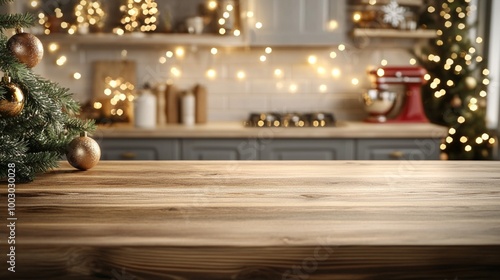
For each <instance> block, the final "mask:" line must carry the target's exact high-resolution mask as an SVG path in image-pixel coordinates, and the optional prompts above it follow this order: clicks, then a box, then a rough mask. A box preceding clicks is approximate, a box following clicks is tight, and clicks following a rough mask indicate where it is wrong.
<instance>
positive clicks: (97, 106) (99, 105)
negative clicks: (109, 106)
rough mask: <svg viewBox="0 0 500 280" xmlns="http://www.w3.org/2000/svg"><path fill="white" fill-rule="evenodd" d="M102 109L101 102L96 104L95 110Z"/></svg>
mask: <svg viewBox="0 0 500 280" xmlns="http://www.w3.org/2000/svg"><path fill="white" fill-rule="evenodd" d="M101 108H102V103H101V102H94V109H96V110H99V109H101Z"/></svg>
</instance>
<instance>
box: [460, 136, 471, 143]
mask: <svg viewBox="0 0 500 280" xmlns="http://www.w3.org/2000/svg"><path fill="white" fill-rule="evenodd" d="M467 141H469V139H468V138H467V137H465V136H462V137H460V142H462V143H464V144H465V143H467Z"/></svg>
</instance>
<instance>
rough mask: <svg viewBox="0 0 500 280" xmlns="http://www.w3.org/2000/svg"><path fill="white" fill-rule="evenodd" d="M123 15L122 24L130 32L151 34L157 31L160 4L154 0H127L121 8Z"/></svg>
mask: <svg viewBox="0 0 500 280" xmlns="http://www.w3.org/2000/svg"><path fill="white" fill-rule="evenodd" d="M120 11H121V12H122V14H123V17H122V19H121V21H120V22H121V23H122V24H123V26H124V27H125V30H127V31H129V32H134V31H138V30H139V31H141V32H150V31H155V30H156V22H157V16H158V4H157V3H156V2H155V1H154V0H127V4H126V5H121V6H120Z"/></svg>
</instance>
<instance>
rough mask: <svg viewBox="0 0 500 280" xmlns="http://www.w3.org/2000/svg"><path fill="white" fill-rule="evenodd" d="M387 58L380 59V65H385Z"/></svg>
mask: <svg viewBox="0 0 500 280" xmlns="http://www.w3.org/2000/svg"><path fill="white" fill-rule="evenodd" d="M387 63H388V62H387V60H386V59H382V61H380V65H382V66H387Z"/></svg>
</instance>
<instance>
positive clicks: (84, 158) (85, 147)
mask: <svg viewBox="0 0 500 280" xmlns="http://www.w3.org/2000/svg"><path fill="white" fill-rule="evenodd" d="M66 158H67V159H68V162H69V163H70V164H71V165H72V166H73V167H75V168H77V169H80V170H87V169H90V168H92V167H94V166H95V165H96V164H97V163H98V162H99V159H100V158H101V148H100V147H99V144H97V142H96V141H95V140H94V139H92V138H90V137H88V136H87V132H82V133H81V134H80V137H77V138H75V139H73V140H72V141H71V142H70V143H69V145H68V149H67V151H66Z"/></svg>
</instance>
